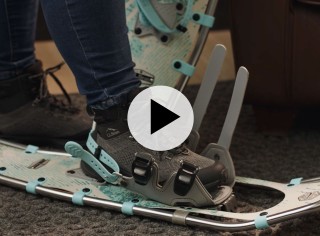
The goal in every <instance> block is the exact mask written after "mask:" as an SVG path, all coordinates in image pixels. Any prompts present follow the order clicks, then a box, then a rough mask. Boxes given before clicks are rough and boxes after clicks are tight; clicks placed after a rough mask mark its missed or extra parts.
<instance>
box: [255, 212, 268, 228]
mask: <svg viewBox="0 0 320 236" xmlns="http://www.w3.org/2000/svg"><path fill="white" fill-rule="evenodd" d="M254 224H255V226H256V228H257V229H265V228H268V227H269V224H268V221H267V216H266V215H264V216H260V215H259V216H258V217H257V218H256V219H255V220H254Z"/></svg>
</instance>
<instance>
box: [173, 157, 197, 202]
mask: <svg viewBox="0 0 320 236" xmlns="http://www.w3.org/2000/svg"><path fill="white" fill-rule="evenodd" d="M198 171H199V168H198V167H197V166H195V165H193V164H191V163H188V162H181V167H180V169H179V170H178V173H177V175H176V178H175V180H174V192H175V193H176V194H178V195H180V196H185V195H187V193H188V192H189V191H190V189H191V187H192V185H193V183H194V180H195V178H196V176H197V173H198Z"/></svg>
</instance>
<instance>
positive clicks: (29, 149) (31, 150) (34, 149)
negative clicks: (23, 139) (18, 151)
mask: <svg viewBox="0 0 320 236" xmlns="http://www.w3.org/2000/svg"><path fill="white" fill-rule="evenodd" d="M38 150H39V147H37V146H33V145H28V146H27V147H26V149H25V151H24V152H25V153H29V154H34V153H36V152H37V151H38Z"/></svg>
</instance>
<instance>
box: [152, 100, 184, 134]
mask: <svg viewBox="0 0 320 236" xmlns="http://www.w3.org/2000/svg"><path fill="white" fill-rule="evenodd" d="M179 117H180V116H178V115H177V114H176V113H173V112H172V111H170V110H169V109H167V108H165V107H164V106H161V105H160V104H159V103H157V102H155V101H154V100H152V99H151V134H153V133H155V132H157V131H158V130H159V129H162V128H163V127H165V126H166V125H168V124H170V123H171V122H173V121H175V120H176V119H178V118H179Z"/></svg>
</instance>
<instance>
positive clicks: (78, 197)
mask: <svg viewBox="0 0 320 236" xmlns="http://www.w3.org/2000/svg"><path fill="white" fill-rule="evenodd" d="M91 192H92V191H91V189H89V188H84V189H82V190H80V191H78V192H75V193H74V194H73V196H72V203H73V204H75V205H80V206H83V205H84V204H83V198H84V197H85V196H87V195H89V194H90V193H91Z"/></svg>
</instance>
